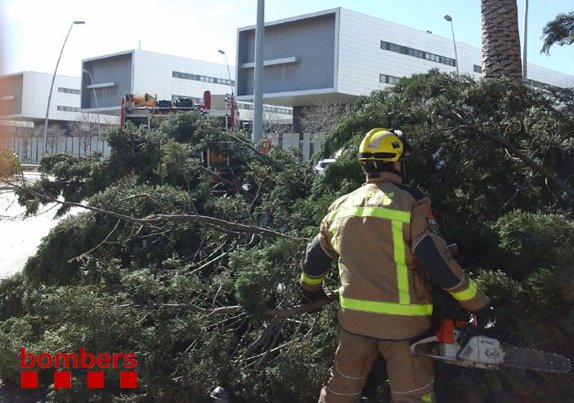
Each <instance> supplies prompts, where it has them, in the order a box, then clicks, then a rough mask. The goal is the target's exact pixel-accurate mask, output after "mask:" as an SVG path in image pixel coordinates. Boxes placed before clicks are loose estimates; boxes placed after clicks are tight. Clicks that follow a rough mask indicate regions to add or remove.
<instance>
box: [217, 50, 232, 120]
mask: <svg viewBox="0 0 574 403" xmlns="http://www.w3.org/2000/svg"><path fill="white" fill-rule="evenodd" d="M217 52H218V53H220V54H222V55H223V56H224V57H225V65H226V66H227V76H228V77H229V88H230V89H231V99H230V101H231V108H230V109H231V110H230V112H231V119H230V120H231V124H229V127H235V123H236V119H235V96H234V94H233V84H232V83H233V80H232V79H231V70H229V62H228V61H227V53H225V51H224V50H221V49H219V50H218V51H217Z"/></svg>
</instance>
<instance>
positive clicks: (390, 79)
mask: <svg viewBox="0 0 574 403" xmlns="http://www.w3.org/2000/svg"><path fill="white" fill-rule="evenodd" d="M400 79H401V77H395V76H389V75H387V74H379V82H381V83H384V84H391V85H395V84H396V83H398V82H399V80H400Z"/></svg>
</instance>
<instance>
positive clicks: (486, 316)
mask: <svg viewBox="0 0 574 403" xmlns="http://www.w3.org/2000/svg"><path fill="white" fill-rule="evenodd" d="M470 314H471V315H472V316H473V317H474V319H475V321H474V323H475V326H476V327H477V329H479V330H494V327H495V325H496V315H495V314H494V308H493V307H492V306H490V305H487V306H485V307H484V308H481V309H479V310H478V311H474V312H471V313H470Z"/></svg>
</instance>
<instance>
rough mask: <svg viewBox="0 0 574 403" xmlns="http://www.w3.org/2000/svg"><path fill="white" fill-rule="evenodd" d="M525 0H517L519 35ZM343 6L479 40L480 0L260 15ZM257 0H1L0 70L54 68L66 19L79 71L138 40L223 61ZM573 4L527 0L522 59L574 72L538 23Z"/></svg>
mask: <svg viewBox="0 0 574 403" xmlns="http://www.w3.org/2000/svg"><path fill="white" fill-rule="evenodd" d="M524 2H525V0H517V3H518V7H519V15H518V18H519V25H520V30H521V37H523V33H522V28H523V21H524ZM335 7H344V8H348V9H351V10H354V11H358V12H362V13H365V14H369V15H372V16H375V17H378V18H381V19H385V20H388V21H392V22H396V23H399V24H402V25H406V26H409V27H412V28H416V29H420V30H422V31H427V30H430V31H432V32H433V34H435V35H440V36H443V37H447V38H451V29H450V23H448V22H447V21H445V20H444V18H443V16H444V15H445V14H449V15H450V16H452V18H453V24H454V31H455V36H456V40H457V42H465V43H467V44H469V45H473V46H477V47H479V46H480V44H481V21H480V18H481V16H480V0H340V1H333V0H287V1H286V0H266V2H265V20H266V21H273V20H277V19H282V18H287V17H293V16H296V15H301V14H306V13H310V12H315V11H320V10H324V9H329V8H335ZM256 10H257V1H256V0H235V1H234V0H207V1H206V0H139V1H133V0H113V1H112V0H98V1H86V0H0V18H1V20H0V41H1V42H0V45H1V48H0V49H1V58H0V72H1V73H14V72H18V71H40V72H46V73H53V71H54V67H55V65H56V61H57V58H58V54H59V52H60V49H61V47H62V43H63V41H64V38H65V37H66V33H67V31H68V28H69V27H70V24H71V22H72V21H74V20H84V21H85V22H86V24H85V25H77V26H74V28H73V29H72V32H71V34H70V37H69V38H68V42H67V43H66V47H65V50H64V53H63V55H62V60H61V61H60V65H59V68H58V73H59V74H65V75H72V76H80V69H81V61H82V60H83V59H89V58H92V57H97V56H101V55H105V54H110V53H116V52H121V51H125V50H130V49H137V48H138V47H141V49H143V50H149V51H153V52H160V53H167V54H173V55H178V56H183V57H189V58H194V59H199V60H207V61H212V62H220V63H225V59H224V56H222V55H221V54H219V53H217V50H218V49H223V50H225V52H226V53H227V56H228V60H229V63H230V64H234V61H235V46H236V33H237V28H239V27H243V26H248V25H255V22H256ZM570 11H574V4H572V3H571V2H570V1H567V0H529V18H528V37H527V44H528V61H529V62H530V63H534V64H538V65H541V66H544V67H548V68H551V69H553V70H557V71H560V72H563V73H567V74H571V75H574V46H564V47H560V46H554V47H552V48H551V50H550V56H547V55H544V54H540V48H541V47H542V41H541V39H540V37H541V35H542V27H543V26H544V25H545V24H546V23H547V22H548V21H550V20H552V19H554V18H555V16H556V15H557V14H558V13H561V12H570Z"/></svg>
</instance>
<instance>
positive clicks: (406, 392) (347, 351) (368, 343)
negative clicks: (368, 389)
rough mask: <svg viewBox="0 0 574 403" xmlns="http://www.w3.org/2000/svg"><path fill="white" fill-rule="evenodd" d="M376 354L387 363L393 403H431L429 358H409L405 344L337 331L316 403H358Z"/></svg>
mask: <svg viewBox="0 0 574 403" xmlns="http://www.w3.org/2000/svg"><path fill="white" fill-rule="evenodd" d="M379 353H380V354H382V355H383V357H384V358H385V361H386V364H387V373H388V376H389V381H390V386H391V395H392V398H393V402H394V403H414V402H429V403H431V402H434V401H435V397H434V391H433V387H434V369H433V363H432V359H429V358H425V357H415V356H413V355H412V354H411V352H410V351H409V343H408V341H390V340H380V339H374V338H370V337H365V336H359V335H355V334H351V333H348V332H346V331H345V330H343V329H341V328H339V332H338V335H337V352H336V353H335V363H334V365H333V367H332V368H331V377H330V379H329V382H328V383H327V385H326V386H325V387H324V388H323V389H322V390H321V395H320V397H319V403H356V402H359V400H360V398H361V392H362V390H363V387H364V386H365V383H366V381H367V377H368V375H369V373H370V371H371V367H372V366H373V364H374V362H375V359H376V358H377V357H378V355H379Z"/></svg>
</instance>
